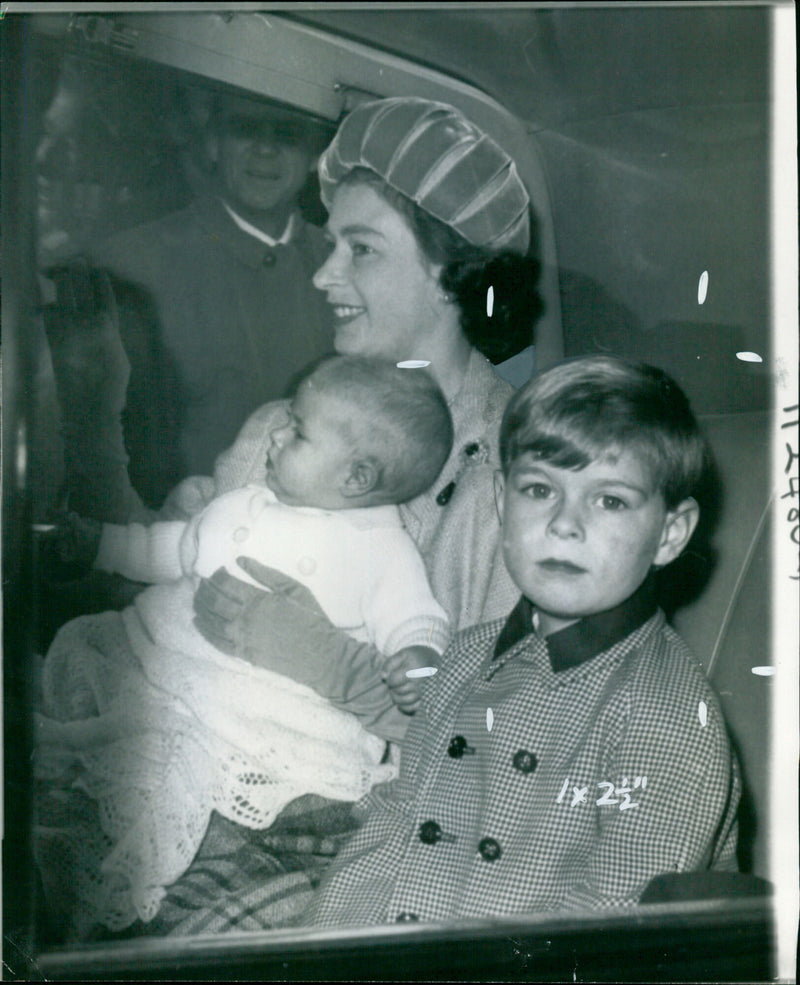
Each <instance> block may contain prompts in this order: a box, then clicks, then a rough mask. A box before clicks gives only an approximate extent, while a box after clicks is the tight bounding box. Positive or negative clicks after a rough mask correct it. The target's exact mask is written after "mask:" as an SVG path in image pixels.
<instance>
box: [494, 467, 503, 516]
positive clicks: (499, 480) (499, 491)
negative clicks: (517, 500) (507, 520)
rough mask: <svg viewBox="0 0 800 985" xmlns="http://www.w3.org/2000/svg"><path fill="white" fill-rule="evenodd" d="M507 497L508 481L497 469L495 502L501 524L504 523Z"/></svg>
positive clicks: (495, 475)
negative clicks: (504, 508) (504, 505)
mask: <svg viewBox="0 0 800 985" xmlns="http://www.w3.org/2000/svg"><path fill="white" fill-rule="evenodd" d="M505 497H506V479H505V476H504V475H503V473H502V471H501V470H500V469H495V473H494V502H495V506H496V507H497V515H498V517H499V518H500V524H501V525H502V523H503V504H504V502H505Z"/></svg>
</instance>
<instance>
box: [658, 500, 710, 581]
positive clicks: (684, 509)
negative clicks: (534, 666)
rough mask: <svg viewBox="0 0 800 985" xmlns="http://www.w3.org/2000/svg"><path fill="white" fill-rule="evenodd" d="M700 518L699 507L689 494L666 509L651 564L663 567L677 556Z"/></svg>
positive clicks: (690, 536)
mask: <svg viewBox="0 0 800 985" xmlns="http://www.w3.org/2000/svg"><path fill="white" fill-rule="evenodd" d="M699 519H700V507H699V506H698V505H697V501H696V500H694V499H692V497H691V496H690V497H689V498H688V499H684V500H683V502H681V503H679V504H678V505H677V506H676V507H675V509H674V510H667V515H666V517H665V519H664V528H663V530H662V532H661V543H660V544H659V547H658V550H657V551H656V556H655V557H654V558H653V564H654V565H655V567H657V568H663V567H664V566H665V565H667V564H669V563H670V561H674V560H675V558H676V557H678V556H679V555H680V554H681V553H682V551H683V549H684V548H685V547H686V545H687V544H688V543H689V541H690V540H691V539H692V534H693V533H694V530H695V527H696V526H697V521H698V520H699Z"/></svg>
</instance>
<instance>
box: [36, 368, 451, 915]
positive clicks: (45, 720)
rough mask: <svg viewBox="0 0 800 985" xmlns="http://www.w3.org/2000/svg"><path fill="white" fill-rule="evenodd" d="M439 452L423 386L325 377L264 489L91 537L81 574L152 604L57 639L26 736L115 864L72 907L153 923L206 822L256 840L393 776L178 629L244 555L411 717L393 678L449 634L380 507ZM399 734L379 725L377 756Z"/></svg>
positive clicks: (398, 531) (345, 373) (278, 439)
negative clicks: (50, 755) (307, 807)
mask: <svg viewBox="0 0 800 985" xmlns="http://www.w3.org/2000/svg"><path fill="white" fill-rule="evenodd" d="M451 442H452V428H451V421H450V415H449V411H448V409H447V405H446V403H445V401H444V398H443V396H442V395H441V392H440V391H439V389H438V387H437V386H436V385H435V383H434V382H433V380H432V378H431V377H430V376H428V375H427V374H424V373H419V372H415V371H413V370H401V369H397V368H396V367H393V366H391V364H387V363H385V362H382V361H377V360H371V359H364V358H357V357H341V356H339V357H333V358H330V359H327V360H326V361H324V362H323V363H321V364H320V365H319V366H318V367H317V368H316V369H315V370H314V371H313V372H312V373H311V375H309V376H308V377H307V378H306V379H305V381H304V382H303V383H302V384H301V386H300V387H299V390H298V392H297V396H296V398H295V399H294V401H293V402H292V405H291V413H290V417H289V419H288V420H287V421H286V423H285V426H283V427H281V428H278V429H277V430H276V431H275V432H273V435H272V445H271V447H270V450H269V454H268V462H267V472H266V487H262V486H255V485H253V486H248V487H246V488H244V489H241V490H236V491H234V492H230V493H226V494H224V495H222V496H220V497H219V498H218V499H216V500H214V501H213V502H212V503H211V504H210V505H209V506H208V507H207V508H206V509H205V510H204V511H203V512H202V513H201V514H200V515H199V516H198V517H196V518H194V519H193V520H191V521H190V522H188V523H182V522H165V523H156V524H154V525H153V526H150V527H143V526H140V525H135V524H134V525H131V526H128V527H122V526H114V525H104V526H103V527H102V534H101V537H100V541H99V551H98V552H97V557H96V559H95V562H94V563H95V565H96V566H98V567H101V568H104V569H105V570H110V571H118V572H120V573H122V574H124V575H126V576H127V577H129V578H133V579H135V580H140V581H144V580H147V581H151V582H156V584H154V585H152V586H151V587H150V588H148V589H146V590H145V591H143V592H142V593H141V594H140V595H139V596H138V597H137V598H136V600H135V603H134V605H132V606H130V607H129V608H127V609H126V610H124V611H123V612H122V613H117V612H110V613H102V614H100V615H95V616H85V617H82V618H80V619H76V620H74V621H73V622H71V623H69V624H67V625H66V626H65V627H64V628H63V629H62V630H61V631H60V633H59V634H58V636H57V637H56V639H55V640H54V642H53V644H52V646H51V648H50V651H49V653H48V655H47V658H46V660H45V664H44V671H43V680H42V686H43V694H44V711H45V713H46V716H47V717H45V716H40V717H39V720H38V725H39V736H40V742H41V747H42V752H43V753H44V751H45V750H44V747H46V746H49V747H50V748H51V749H52V748H53V747H54V746H55V747H57V749H58V751H59V752H63V751H64V750H71V751H74V753H75V754H76V755H77V756H79V758H80V761H81V771H80V779H81V783H82V785H83V787H84V788H85V789H86V790H87V791H88V793H89V794H90V795H91V796H92V797H93V798H94V799H95V800H97V802H98V804H99V807H100V811H101V818H102V823H103V828H104V831H105V834H106V835H107V836H108V837H109V838H110V839H111V842H112V844H113V849H112V850H111V851H110V852H109V853H108V854H107V855H106V857H105V858H103V859H102V860H100V859H93V860H90V863H91V864H90V865H89V866H88V867H89V869H90V870H92V869H93V867H94V868H96V867H97V866H98V865H102V868H101V870H100V878H99V879H98V880H97V883H96V885H95V886H94V887H93V891H92V893H91V898H90V899H89V900H87V901H86V905H87V906H90V907H94V909H96V910H97V916H98V917H99V919H100V920H101V921H102V922H104V923H105V924H106V925H107V926H109V927H111V929H120V928H121V927H124V926H126V925H127V924H129V923H130V922H132V920H133V919H135V917H136V916H137V915H138V916H139V917H140V918H141V919H143V920H148V919H151V918H152V916H154V914H155V912H156V911H157V910H158V907H159V904H160V901H161V899H162V898H163V895H164V888H163V887H164V886H166V885H168V884H170V883H171V882H173V881H174V880H175V879H176V878H178V876H179V875H180V874H181V873H182V872H183V871H184V870H185V868H186V867H187V866H188V864H189V863H190V862H191V860H192V858H193V856H194V854H195V852H196V850H197V848H198V846H199V844H200V842H201V840H202V837H203V834H204V832H205V830H206V826H207V823H208V820H209V817H210V814H211V811H212V809H216V810H217V811H219V812H220V813H222V814H223V815H224V816H226V817H228V818H230V819H231V820H234V821H238V822H240V823H242V824H246V825H248V826H250V827H253V828H266V827H268V826H269V824H270V823H271V822H272V820H273V819H274V818H275V816H276V815H277V814H278V812H279V811H280V809H281V808H282V807H283V806H285V805H286V804H287V803H288V802H289V801H291V800H293V799H294V798H296V797H298V796H300V795H301V794H304V793H317V794H321V795H323V796H327V797H332V798H336V799H340V800H356V799H358V798H359V797H360V796H362V795H363V794H364V793H366V791H367V790H368V789H369V788H370V786H371V785H372V784H373V783H374V782H376V780H383V779H387V778H388V777H390V776H391V775H393V773H394V767H393V766H392V765H391V764H385V763H383V762H382V756H383V753H384V747H385V743H384V742H382V741H381V740H380V739H379V738H377V737H376V736H375V735H373V734H370V733H368V732H366V731H365V730H364V729H363V728H362V726H361V725H360V724H359V722H358V720H357V719H356V718H354V717H353V716H352V715H350V714H349V713H347V712H346V711H343V710H340V709H339V708H335V707H333V706H332V705H331V704H330V703H329V702H327V701H326V700H325V699H323V698H321V697H319V696H318V695H317V694H316V693H315V692H313V691H312V690H311V689H310V688H307V687H305V686H303V685H301V684H297V683H295V682H294V681H293V680H289V679H288V678H286V677H283V676H281V675H279V674H276V673H273V672H271V671H269V670H268V669H264V668H259V667H254V666H253V665H251V664H249V663H247V662H246V661H243V660H240V659H239V658H237V657H232V656H228V655H226V654H224V653H222V652H220V651H219V650H217V649H215V648H214V647H213V646H211V645H210V644H209V643H208V642H207V641H206V640H205V639H204V637H203V636H201V634H200V633H199V632H198V631H197V629H196V627H195V626H194V624H193V616H194V613H193V596H194V592H195V590H196V587H197V584H198V582H199V580H200V579H201V578H204V577H209V576H210V575H211V574H213V572H214V571H216V570H217V569H218V568H220V566H224V567H226V568H227V569H228V570H229V571H231V573H235V574H236V575H237V576H239V577H241V578H242V579H245V578H246V577H247V576H246V574H245V572H244V571H242V570H241V569H240V568H239V567H237V566H236V557H237V556H238V555H240V554H241V553H242V551H243V550H246V551H247V553H248V554H252V555H254V556H257V557H258V558H259V559H260V560H261V561H263V562H264V563H268V564H270V565H275V566H277V567H278V568H280V569H281V570H283V571H285V572H286V573H287V574H290V575H292V576H293V577H295V578H297V579H298V580H300V581H301V582H302V583H303V584H305V585H306V586H307V587H308V588H309V589H310V590H311V591H312V592H313V594H314V596H315V598H316V599H317V601H318V603H319V604H320V606H321V607H322V609H323V611H324V612H325V613H326V615H327V616H328V618H329V619H330V620H331V621H332V622H333V623H335V624H336V625H337V626H339V627H341V628H343V629H346V630H347V631H348V633H350V634H351V635H352V636H353V637H354V638H356V639H359V640H365V641H369V642H370V643H372V644H374V646H375V647H377V648H378V650H380V652H381V653H382V654H385V655H386V660H385V665H384V667H383V668H382V672H383V674H384V675H385V676H386V679H387V684H388V685H389V687H390V689H392V693H393V694H394V695H395V698H396V703H397V704H398V705H399V706H400V707H401V708H403V709H405V710H413V707H414V705H415V693H414V691H413V688H414V686H415V685H416V683H417V682H416V681H415V680H414V679H413V677H412V678H410V679H409V678H408V677H406V672H407V671H408V670H413V669H419V668H425V670H426V671H427V672H431V671H432V670H433V668H435V666H436V664H437V663H438V660H439V657H440V654H441V651H442V649H443V648H444V645H445V644H446V641H447V620H446V617H445V614H444V610H443V609H442V608H441V606H439V604H438V603H437V602H436V600H435V599H434V598H433V596H432V594H431V591H430V588H429V585H428V581H427V577H426V574H425V568H424V565H423V562H422V560H421V558H420V556H419V554H418V552H417V549H416V547H415V545H414V543H413V541H412V540H411V538H410V537H409V536H408V534H407V533H406V531H405V530H404V528H403V527H402V524H401V521H400V518H399V513H398V511H397V508H396V505H394V504H396V503H398V502H402V501H404V500H405V499H409V498H412V497H413V496H416V495H418V494H419V493H420V492H421V491H423V490H424V489H426V488H427V487H428V486H429V485H430V484H431V483H432V482H433V481H434V480H435V478H436V477H437V475H438V473H439V471H440V470H441V468H442V465H443V464H444V462H445V460H446V459H447V456H448V454H449V451H450V445H451ZM95 546H96V543H95ZM89 553H91V548H90V549H89ZM400 717H401V718H402V717H403V716H400ZM396 718H397V716H395V717H394V719H392V718H391V716H388V719H387V720H384V722H383V724H384V726H386V725H387V724H389V733H390V735H391V737H393V738H399V737H400V736H399V735H398V734H397V730H398V725H397V722H396ZM392 728H394V729H395V733H394V734H392ZM404 728H405V723H403V731H404ZM383 731H384V732H386V728H384V730H383ZM41 758H42V761H43V762H46V761H47V759H46V756H45V755H44V754H43V755H42V757H41ZM98 887H99V888H98Z"/></svg>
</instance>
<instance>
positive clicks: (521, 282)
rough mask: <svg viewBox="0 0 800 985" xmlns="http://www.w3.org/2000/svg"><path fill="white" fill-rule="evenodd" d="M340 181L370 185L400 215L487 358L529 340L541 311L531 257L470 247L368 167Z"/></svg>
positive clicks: (513, 349) (536, 269) (509, 351)
mask: <svg viewBox="0 0 800 985" xmlns="http://www.w3.org/2000/svg"><path fill="white" fill-rule="evenodd" d="M341 184H343V185H350V184H368V185H370V186H371V187H373V188H374V189H375V191H376V192H377V193H378V194H379V195H380V196H381V198H382V199H383V200H384V201H385V202H386V203H387V204H388V205H390V206H391V207H392V208H393V209H395V211H397V212H399V213H400V215H401V216H403V218H404V219H405V220H406V222H407V223H408V225H409V227H410V229H411V232H412V233H413V234H414V238H415V239H416V241H417V243H418V245H419V248H420V250H421V252H422V253H423V255H424V256H425V258H426V259H427V260H428V261H429V262H430V263H435V264H437V265H441V266H442V273H441V276H440V282H441V285H442V289H443V290H444V291H445V292H446V293H447V294H449V295H450V296H451V297H452V298H453V302H454V303H455V304H457V305H458V307H459V310H460V312H461V319H460V320H461V328H462V329H463V331H464V335H465V336H466V337H467V340H468V341H469V342H470V343H471V344H472V345H474V346H475V348H476V349H479V350H480V351H481V352H482V353H483V354H484V355H485V356H486V357H487V358H488V359H489V360H491V362H494V363H499V362H502V361H503V360H504V359H508V358H509V357H510V356H513V355H514V354H515V353H517V352H519V351H520V350H522V349H524V348H525V347H526V346H528V345H530V344H531V343H532V342H533V329H534V325H535V323H536V321H537V319H538V318H539V316H540V315H541V314H542V311H543V310H544V302H543V300H542V298H541V295H540V294H539V292H538V289H537V283H538V280H539V272H540V264H539V262H538V260H537V259H536V258H535V257H533V256H532V255H529V254H520V253H513V252H510V251H505V252H502V253H496V254H492V253H487V251H486V250H484V249H482V248H481V247H479V246H473V245H472V244H471V243H468V242H467V241H466V240H465V239H464V237H463V236H460V235H459V234H458V233H457V232H456V231H455V230H454V229H451V228H450V226H448V225H447V224H446V223H444V222H442V221H441V220H439V219H436V218H435V217H434V216H432V215H431V214H430V213H428V212H426V211H425V210H424V209H421V208H420V207H419V206H418V205H417V204H416V203H415V202H412V201H411V199H410V198H408V197H407V196H406V195H403V193H402V192H398V191H396V190H395V189H394V188H392V187H391V186H390V185H389V184H387V183H386V182H385V181H384V180H383V178H381V177H380V176H379V175H377V174H376V173H375V172H374V171H370V170H369V168H361V167H358V168H353V169H352V170H351V171H350V172H348V174H347V175H345V177H344V178H343V179H342V181H341ZM490 288H491V300H490V295H489V289H490Z"/></svg>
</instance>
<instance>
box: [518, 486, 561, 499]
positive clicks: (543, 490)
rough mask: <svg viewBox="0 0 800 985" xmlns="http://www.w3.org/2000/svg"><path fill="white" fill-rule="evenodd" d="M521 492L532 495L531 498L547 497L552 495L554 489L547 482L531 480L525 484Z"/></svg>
mask: <svg viewBox="0 0 800 985" xmlns="http://www.w3.org/2000/svg"><path fill="white" fill-rule="evenodd" d="M521 492H523V493H524V494H525V495H526V496H530V497H531V499H547V498H548V497H549V496H551V495H552V493H553V490H552V488H551V487H550V486H548V485H547V483H546V482H531V483H528V485H526V486H523V488H522V489H521Z"/></svg>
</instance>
